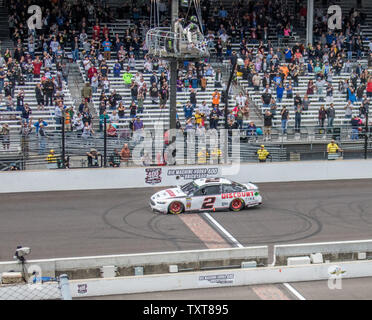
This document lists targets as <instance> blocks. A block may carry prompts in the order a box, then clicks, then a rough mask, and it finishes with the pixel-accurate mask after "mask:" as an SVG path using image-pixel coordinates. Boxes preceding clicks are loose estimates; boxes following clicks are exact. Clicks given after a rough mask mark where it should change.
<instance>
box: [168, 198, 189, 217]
mask: <svg viewBox="0 0 372 320" xmlns="http://www.w3.org/2000/svg"><path fill="white" fill-rule="evenodd" d="M184 209H185V207H184V205H183V204H182V203H181V202H179V201H173V202H172V203H171V204H170V205H169V207H168V213H170V214H180V213H182V212H183V211H184Z"/></svg>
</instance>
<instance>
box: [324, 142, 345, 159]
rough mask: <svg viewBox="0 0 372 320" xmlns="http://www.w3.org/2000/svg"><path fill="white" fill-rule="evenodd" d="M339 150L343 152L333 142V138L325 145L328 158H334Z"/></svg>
mask: <svg viewBox="0 0 372 320" xmlns="http://www.w3.org/2000/svg"><path fill="white" fill-rule="evenodd" d="M339 152H343V150H342V149H341V148H340V147H339V146H338V145H337V143H335V140H333V139H332V140H331V142H330V143H329V144H328V145H327V153H328V160H335V159H336V157H335V155H336V154H338V153H339Z"/></svg>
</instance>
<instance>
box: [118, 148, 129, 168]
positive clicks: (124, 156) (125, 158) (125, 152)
mask: <svg viewBox="0 0 372 320" xmlns="http://www.w3.org/2000/svg"><path fill="white" fill-rule="evenodd" d="M130 157H131V152H130V149H129V147H128V144H124V146H123V148H122V149H121V151H120V159H121V161H122V162H123V163H124V164H125V165H126V166H128V163H129V159H130Z"/></svg>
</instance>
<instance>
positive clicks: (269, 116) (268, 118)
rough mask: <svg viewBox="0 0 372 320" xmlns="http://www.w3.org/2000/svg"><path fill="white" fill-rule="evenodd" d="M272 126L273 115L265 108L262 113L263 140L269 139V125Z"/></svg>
mask: <svg viewBox="0 0 372 320" xmlns="http://www.w3.org/2000/svg"><path fill="white" fill-rule="evenodd" d="M272 126H273V115H272V114H271V112H270V111H269V110H266V112H265V115H264V140H266V139H267V140H270V137H271V127H272Z"/></svg>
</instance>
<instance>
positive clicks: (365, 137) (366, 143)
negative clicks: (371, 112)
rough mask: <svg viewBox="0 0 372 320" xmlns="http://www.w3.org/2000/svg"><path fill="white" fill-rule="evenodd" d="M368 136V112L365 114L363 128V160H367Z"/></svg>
mask: <svg viewBox="0 0 372 320" xmlns="http://www.w3.org/2000/svg"><path fill="white" fill-rule="evenodd" d="M368 135H369V128H368V111H367V112H366V127H365V134H364V159H368Z"/></svg>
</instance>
